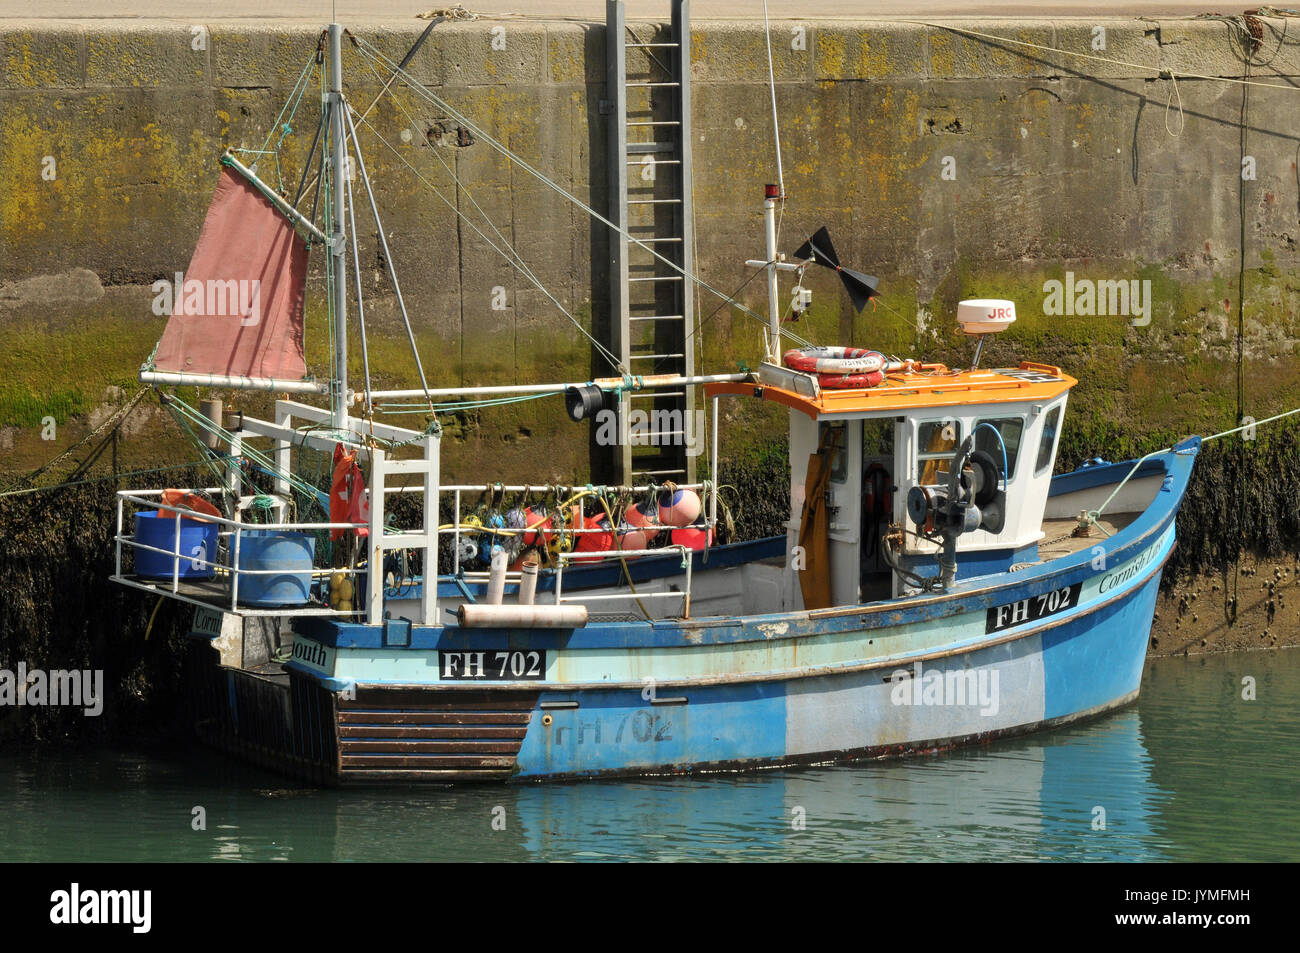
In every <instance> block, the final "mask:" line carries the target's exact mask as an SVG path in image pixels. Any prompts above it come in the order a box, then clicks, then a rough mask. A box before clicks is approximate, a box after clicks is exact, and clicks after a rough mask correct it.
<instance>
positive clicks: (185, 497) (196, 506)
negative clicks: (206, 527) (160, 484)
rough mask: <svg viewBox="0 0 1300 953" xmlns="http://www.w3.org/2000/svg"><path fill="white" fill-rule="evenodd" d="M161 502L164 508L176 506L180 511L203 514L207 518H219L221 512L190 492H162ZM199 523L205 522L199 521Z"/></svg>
mask: <svg viewBox="0 0 1300 953" xmlns="http://www.w3.org/2000/svg"><path fill="white" fill-rule="evenodd" d="M162 501H163V503H164V504H165V505H166V506H177V507H180V508H182V509H186V510H193V511H194V512H196V513H204V514H206V515H208V516H216V517H220V516H221V510H219V509H217V508H216V507H215V506H213V505H212V504H211V503H209V502H208V501H207V500H205V499H203V497H201V496H199V495H198V494H197V493H195V492H193V491H192V490H163V491H162ZM199 522H207V521H206V520H200V521H199Z"/></svg>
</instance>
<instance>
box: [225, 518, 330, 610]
mask: <svg viewBox="0 0 1300 953" xmlns="http://www.w3.org/2000/svg"><path fill="white" fill-rule="evenodd" d="M232 546H233V543H232ZM315 555H316V537H315V536H313V535H311V534H309V533H291V532H286V531H283V530H275V529H250V530H245V531H244V532H243V533H241V534H240V538H239V563H238V567H239V569H241V570H244V569H273V570H280V571H278V572H275V573H268V574H266V575H254V574H251V573H241V574H240V576H239V604H240V605H241V606H300V605H304V604H305V603H307V601H308V600H309V599H310V598H311V567H312V559H313V558H314V557H315Z"/></svg>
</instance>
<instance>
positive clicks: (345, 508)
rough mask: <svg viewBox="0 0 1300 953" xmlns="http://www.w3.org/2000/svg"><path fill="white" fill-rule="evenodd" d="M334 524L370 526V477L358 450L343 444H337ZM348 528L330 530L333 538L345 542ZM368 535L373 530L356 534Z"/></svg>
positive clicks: (332, 496)
mask: <svg viewBox="0 0 1300 953" xmlns="http://www.w3.org/2000/svg"><path fill="white" fill-rule="evenodd" d="M330 522H331V523H369V522H370V503H369V501H368V500H367V498H366V478H365V477H364V476H363V475H362V473H361V467H360V466H358V465H357V451H355V450H344V449H343V444H341V443H339V444H335V445H334V479H333V481H332V482H331V484H330ZM346 532H347V530H345V529H332V530H330V539H332V540H336V539H341V538H342V537H343V534H344V533H346ZM354 532H355V533H356V534H357V535H358V536H367V535H369V534H370V530H369V529H368V528H366V527H362V528H360V529H357V530H355V531H354Z"/></svg>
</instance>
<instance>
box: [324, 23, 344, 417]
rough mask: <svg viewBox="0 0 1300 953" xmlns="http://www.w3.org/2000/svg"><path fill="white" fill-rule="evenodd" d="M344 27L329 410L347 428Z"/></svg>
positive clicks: (336, 63) (337, 59) (333, 37)
mask: <svg viewBox="0 0 1300 953" xmlns="http://www.w3.org/2000/svg"><path fill="white" fill-rule="evenodd" d="M342 41H343V27H341V26H339V25H338V24H337V23H331V24H330V25H329V58H330V65H329V82H330V87H329V97H328V102H327V108H328V110H329V119H330V123H329V128H330V143H331V144H330V152H331V155H330V160H331V161H330V179H331V182H330V208H331V210H332V218H333V221H332V222H331V223H330V257H331V258H332V259H333V269H334V288H333V294H334V367H333V368H332V369H331V370H332V373H331V375H330V409H331V412H332V415H333V420H332V423H333V426H334V427H335V428H337V429H340V430H342V429H346V428H347V426H348V284H347V264H348V263H347V242H346V241H344V238H345V233H344V228H343V222H344V218H343V216H344V213H345V212H346V209H345V208H344V207H343V203H344V193H345V189H344V187H343V183H344V182H345V181H346V175H347V170H346V168H345V163H346V160H347V140H346V138H345V136H344V130H345V129H346V125H347V119H346V117H345V116H344V114H343V110H345V109H346V108H347V106H346V104H345V103H344V102H343V42H342Z"/></svg>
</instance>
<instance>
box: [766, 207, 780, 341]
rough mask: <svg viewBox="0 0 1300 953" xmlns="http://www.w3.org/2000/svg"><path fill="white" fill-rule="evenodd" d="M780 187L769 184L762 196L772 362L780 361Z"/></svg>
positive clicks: (769, 338)
mask: <svg viewBox="0 0 1300 953" xmlns="http://www.w3.org/2000/svg"><path fill="white" fill-rule="evenodd" d="M782 198H783V196H782V195H781V187H780V186H779V185H769V186H767V187H766V189H765V191H764V196H763V226H764V232H765V233H766V238H767V262H768V264H767V320H768V342H767V348H768V353H767V359H768V360H769V361H771V362H772V363H773V364H780V363H781V311H780V307H781V306H780V304H779V303H778V301H777V295H778V294H779V293H780V292H778V291H777V284H776V270H777V263H778V261H777V251H776V203H777V202H779V201H781V199H782Z"/></svg>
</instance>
